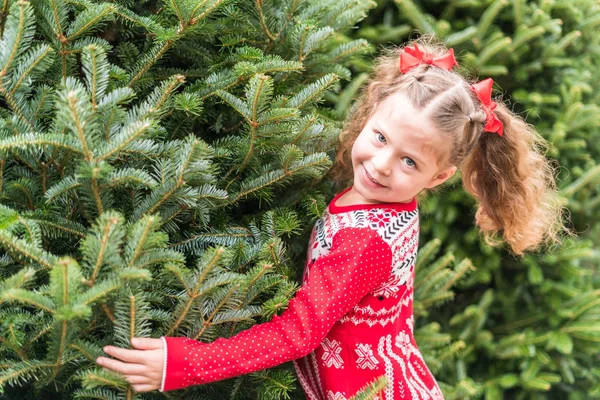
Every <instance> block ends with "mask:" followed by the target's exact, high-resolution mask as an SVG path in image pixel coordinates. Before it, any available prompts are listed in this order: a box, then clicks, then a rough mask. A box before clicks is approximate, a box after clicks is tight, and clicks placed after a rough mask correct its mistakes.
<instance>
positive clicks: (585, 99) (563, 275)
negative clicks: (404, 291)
mask: <svg viewBox="0 0 600 400" xmlns="http://www.w3.org/2000/svg"><path fill="white" fill-rule="evenodd" d="M378 3H379V6H378V7H377V8H376V9H374V10H373V11H371V12H370V13H369V17H368V18H367V19H365V20H364V21H363V22H362V23H361V28H360V29H359V30H358V31H356V35H354V36H355V37H357V38H365V39H368V40H369V41H370V42H371V43H373V44H381V45H389V44H391V43H394V44H397V45H400V44H402V43H404V42H405V41H406V40H407V39H409V38H411V37H414V36H416V35H415V32H419V33H433V34H435V35H436V36H437V37H438V38H440V39H442V40H444V41H445V43H446V44H447V45H448V46H449V47H453V48H454V49H455V52H456V54H457V55H458V56H459V57H460V62H461V66H462V68H463V72H465V73H466V74H467V75H469V76H473V77H477V76H479V77H481V79H483V78H485V77H488V76H491V77H492V78H493V79H494V81H495V82H497V83H498V87H499V88H501V89H502V92H503V94H504V98H508V99H509V101H510V102H511V104H512V108H513V109H514V111H515V112H518V113H520V114H522V115H523V116H524V117H526V119H527V121H528V122H529V123H531V124H533V125H535V127H536V128H537V130H538V131H539V132H540V134H541V135H542V136H544V137H545V138H546V139H547V140H548V141H549V142H550V144H551V145H550V148H549V151H548V156H549V157H550V158H552V159H554V160H556V161H557V166H558V165H559V166H560V168H559V169H558V171H557V172H558V185H559V188H560V189H561V194H562V196H563V199H564V204H565V206H566V207H567V208H568V211H569V216H570V219H571V221H572V226H573V229H574V230H576V231H577V232H578V236H579V237H578V238H569V239H568V240H566V242H565V243H564V245H563V246H560V247H559V248H553V249H549V250H547V251H545V252H543V253H539V254H531V255H527V256H526V257H524V258H523V259H521V260H517V259H515V258H514V257H510V256H509V255H508V254H507V253H506V251H503V250H502V249H493V248H491V247H489V246H487V245H485V243H483V242H482V241H481V239H480V237H479V235H478V233H477V231H476V229H475V228H474V223H473V221H474V203H473V200H472V199H471V198H470V197H469V196H468V195H467V194H466V193H465V192H464V191H463V190H462V188H461V187H460V185H459V183H458V182H459V181H458V179H453V180H452V181H451V182H450V183H449V184H448V185H447V188H446V189H445V190H444V191H443V192H442V193H440V194H438V195H435V196H430V197H428V198H425V199H423V200H422V201H420V203H419V209H420V220H421V226H422V237H421V240H436V241H440V246H439V250H440V251H441V254H442V255H441V256H440V258H439V261H438V262H442V263H443V261H442V260H444V259H446V258H455V257H456V258H458V259H465V260H467V259H468V260H471V262H472V264H473V271H472V272H470V273H469V275H468V276H467V277H466V278H465V279H463V280H461V281H458V282H457V285H456V286H455V287H457V288H455V289H454V292H455V294H454V296H453V297H451V296H450V295H449V297H447V300H451V299H453V300H454V301H451V302H450V301H447V300H446V303H445V304H443V305H441V306H439V307H436V308H433V309H431V310H427V312H426V313H424V314H423V313H421V318H417V320H416V326H415V336H416V339H417V343H418V344H419V347H420V348H421V349H424V350H425V351H424V352H425V355H434V356H433V357H432V358H431V359H428V360H427V361H428V363H429V365H430V366H431V367H432V370H433V372H434V375H436V378H438V380H439V381H440V385H441V386H442V389H443V391H444V395H445V397H446V398H448V399H463V398H472V399H475V398H484V399H488V400H495V399H549V398H560V399H563V398H569V399H591V398H597V397H598V396H600V370H599V369H598V361H599V359H598V353H599V351H600V347H599V346H598V343H599V341H600V335H599V330H598V327H599V326H600V301H599V300H598V294H599V291H598V289H599V288H600V282H599V281H598V276H599V275H598V265H599V263H598V260H599V259H600V253H598V250H597V249H598V245H599V243H598V237H600V236H599V235H598V234H599V229H600V225H599V224H597V223H596V222H597V221H598V220H599V216H600V192H599V186H598V181H599V177H600V166H599V160H600V147H599V146H600V145H599V144H598V141H597V140H596V139H597V137H598V132H599V129H600V117H599V116H600V109H599V107H600V97H599V96H600V86H599V82H600V79H599V78H600V75H599V71H600V68H599V66H600V51H599V49H600V46H599V44H600V43H599V39H598V35H597V31H598V26H599V24H600V7H599V5H598V2H597V1H593V0H592V1H587V0H577V1H545V0H544V1H538V0H527V1H526V0H515V1H505V0H475V1H450V2H439V1H435V0H432V1H425V0H423V1H416V0H395V1H385V0H383V1H380V2H378ZM356 68H357V69H358V70H360V71H362V73H361V74H359V75H357V76H356V77H355V78H354V79H353V80H352V81H351V82H349V83H348V84H347V85H346V86H345V87H344V89H343V90H342V91H341V92H340V93H339V94H332V95H331V97H332V101H334V102H336V105H337V107H336V111H337V112H338V113H340V114H343V113H345V112H346V111H347V108H348V107H349V105H350V104H351V101H350V100H349V99H352V98H353V97H354V96H355V94H356V93H357V91H358V90H359V88H360V87H361V85H362V83H364V80H365V78H366V76H367V75H366V73H367V72H368V70H369V68H370V65H369V64H368V63H367V62H363V63H357V64H356ZM456 178H458V177H456ZM432 243H433V242H432ZM427 264H429V265H427ZM427 264H425V265H421V268H431V269H433V270H435V267H434V266H433V264H432V263H427ZM454 269H456V267H455V268H454ZM417 273H418V274H421V279H423V280H422V281H421V282H420V283H419V282H418V281H419V276H417V282H416V283H415V296H416V297H415V314H416V315H417V316H418V315H419V313H420V310H421V308H422V307H423V306H424V305H426V304H429V303H428V300H426V299H423V298H421V297H420V296H419V293H420V292H421V293H422V291H423V288H427V287H428V285H429V284H430V282H431V279H430V278H429V277H428V276H427V272H426V271H419V266H418V267H417ZM440 279H441V276H440ZM440 297H443V294H440ZM440 300H442V299H441V298H440ZM432 324H433V325H435V324H439V325H440V326H438V327H437V336H436V337H432V336H431V335H429V334H428V332H427V331H424V328H425V327H427V326H431V325H432ZM438 339H441V340H446V341H447V342H449V343H451V344H452V343H453V344H454V346H455V347H454V350H456V353H455V354H454V356H453V357H450V358H449V357H443V356H439V355H437V356H436V355H435V352H432V351H430V350H429V346H430V345H431V344H435V343H439V342H436V340H438Z"/></svg>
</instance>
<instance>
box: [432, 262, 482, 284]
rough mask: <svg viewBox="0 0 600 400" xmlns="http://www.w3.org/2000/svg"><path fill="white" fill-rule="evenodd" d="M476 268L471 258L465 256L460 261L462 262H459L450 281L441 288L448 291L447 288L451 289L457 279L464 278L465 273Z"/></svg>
mask: <svg viewBox="0 0 600 400" xmlns="http://www.w3.org/2000/svg"><path fill="white" fill-rule="evenodd" d="M474 269H475V268H474V267H473V264H472V263H471V260H469V259H468V258H465V259H464V260H462V261H461V262H460V264H458V266H457V267H456V269H455V270H454V273H453V274H452V278H451V279H450V280H449V281H448V282H446V284H445V285H444V286H442V288H441V289H440V290H442V291H446V290H448V289H450V288H451V287H452V286H453V285H454V284H455V283H456V281H458V280H459V279H460V278H462V277H463V276H464V275H465V273H467V271H468V270H474Z"/></svg>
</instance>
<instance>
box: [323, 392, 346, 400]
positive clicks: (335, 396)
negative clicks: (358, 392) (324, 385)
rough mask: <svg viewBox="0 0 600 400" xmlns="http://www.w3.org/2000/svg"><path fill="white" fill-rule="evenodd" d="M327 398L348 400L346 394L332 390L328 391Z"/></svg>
mask: <svg viewBox="0 0 600 400" xmlns="http://www.w3.org/2000/svg"><path fill="white" fill-rule="evenodd" d="M327 400H348V399H346V396H344V395H343V394H342V393H340V392H335V393H333V392H332V391H331V390H328V391H327Z"/></svg>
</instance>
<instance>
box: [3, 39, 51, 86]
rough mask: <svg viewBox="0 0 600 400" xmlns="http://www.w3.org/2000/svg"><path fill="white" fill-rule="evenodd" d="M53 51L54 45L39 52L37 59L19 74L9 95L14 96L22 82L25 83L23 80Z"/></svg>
mask: <svg viewBox="0 0 600 400" xmlns="http://www.w3.org/2000/svg"><path fill="white" fill-rule="evenodd" d="M53 52H54V50H53V49H52V47H50V46H47V47H46V49H45V50H44V51H43V52H42V53H40V54H38V55H37V57H36V59H35V61H34V62H32V63H31V64H30V65H29V66H28V67H27V69H25V70H24V71H23V73H22V74H21V76H19V78H18V79H17V81H16V83H15V84H14V85H13V88H12V89H11V91H10V92H9V93H8V94H7V96H9V97H12V96H13V95H14V94H15V92H16V91H17V89H18V88H19V87H20V86H21V83H23V81H24V80H25V79H26V78H28V77H29V76H30V74H31V72H32V71H33V70H34V69H35V67H37V66H38V65H40V63H41V62H42V61H44V60H45V59H46V57H47V56H48V55H49V54H51V53H53Z"/></svg>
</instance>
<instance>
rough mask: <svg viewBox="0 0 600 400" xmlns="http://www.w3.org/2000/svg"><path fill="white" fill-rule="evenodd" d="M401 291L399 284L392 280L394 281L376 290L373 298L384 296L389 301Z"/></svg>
mask: <svg viewBox="0 0 600 400" xmlns="http://www.w3.org/2000/svg"><path fill="white" fill-rule="evenodd" d="M399 290H400V287H399V286H398V282H397V281H395V280H392V281H388V282H386V283H384V284H383V285H382V286H380V287H379V288H378V289H377V290H375V291H374V292H373V296H375V297H379V296H383V297H385V298H386V299H387V298H389V297H392V296H394V297H395V296H396V293H398V291H399Z"/></svg>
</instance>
